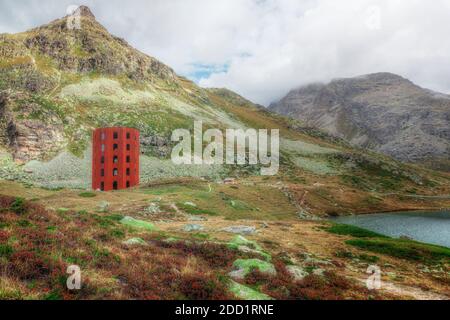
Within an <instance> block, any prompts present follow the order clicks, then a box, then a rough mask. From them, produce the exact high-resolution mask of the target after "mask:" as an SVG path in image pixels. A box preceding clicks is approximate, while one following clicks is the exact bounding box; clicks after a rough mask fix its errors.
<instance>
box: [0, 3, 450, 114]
mask: <svg viewBox="0 0 450 320" xmlns="http://www.w3.org/2000/svg"><path fill="white" fill-rule="evenodd" d="M73 4H76V5H81V4H85V5H88V6H89V7H90V8H91V9H92V11H93V12H94V14H95V15H96V17H97V20H98V21H99V22H101V23H102V24H103V25H104V26H105V27H107V28H108V29H109V30H110V31H111V32H112V33H113V34H115V35H118V36H120V37H122V38H125V39H127V41H128V42H129V43H130V44H132V45H133V46H135V47H137V48H138V49H140V50H142V51H144V52H145V53H147V54H149V55H151V56H154V57H156V58H158V59H160V60H161V61H163V62H165V63H166V64H168V65H170V66H171V67H173V68H174V69H175V70H176V71H177V73H179V74H181V75H184V76H187V77H189V78H191V79H192V80H194V81H196V82H197V83H199V84H200V85H202V86H205V87H206V86H207V87H227V88H229V89H232V90H234V91H236V92H238V93H240V94H242V95H243V96H245V97H247V98H249V99H251V100H253V101H255V102H258V103H261V104H264V105H268V104H269V103H270V102H272V101H275V100H277V99H279V98H280V97H282V96H283V95H285V94H286V93H287V92H288V91H289V90H290V89H292V88H294V87H298V86H300V85H303V84H306V83H309V82H317V81H329V80H330V79H333V78H340V77H349V76H356V75H361V74H366V73H371V72H379V71H389V72H394V73H398V74H400V75H402V76H404V77H407V78H409V79H411V80H413V81H414V82H416V83H417V84H419V85H421V86H424V87H427V88H430V89H433V90H437V91H441V92H445V93H450V41H449V32H450V0H433V1H429V0H341V1H337V0H128V1H126V2H124V1H121V0H91V1H88V0H86V1H83V0H73V1H66V0H21V1H17V0H0V33H3V32H9V33H14V32H19V31H24V30H26V29H29V28H31V27H34V26H37V25H40V24H44V23H46V22H49V21H50V20H53V19H56V18H59V17H62V16H64V15H65V13H66V9H67V7H68V6H69V5H73Z"/></svg>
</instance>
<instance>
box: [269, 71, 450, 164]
mask: <svg viewBox="0 0 450 320" xmlns="http://www.w3.org/2000/svg"><path fill="white" fill-rule="evenodd" d="M269 109H270V110H272V111H274V112H277V113H280V114H283V115H287V116H290V117H293V118H297V119H300V120H302V121H304V122H306V123H308V124H309V125H310V126H313V127H316V128H319V129H322V130H325V131H327V132H328V133H330V134H332V135H335V136H337V137H339V138H343V139H345V140H347V141H349V142H350V143H352V144H353V145H355V146H358V147H363V148H369V149H372V150H375V151H377V152H381V153H385V154H387V155H389V156H392V157H394V158H396V159H398V160H402V161H406V162H427V163H428V164H430V165H431V164H432V167H433V168H444V167H445V166H447V165H444V166H443V165H441V163H447V160H445V159H448V157H449V155H450V126H449V122H448V118H449V116H450V103H449V100H448V99H447V98H446V96H445V95H443V94H437V93H434V92H431V91H430V90H426V89H423V88H421V87H419V86H417V85H415V84H414V83H413V82H411V81H410V80H408V79H406V78H403V77H401V76H399V75H396V74H393V73H388V72H381V73H374V74H368V75H363V76H359V77H355V78H341V79H335V80H333V81H331V82H330V83H328V84H321V85H309V86H303V87H301V88H299V89H297V90H293V91H291V92H290V93H289V94H288V95H287V96H286V97H284V98H283V99H282V100H280V101H279V102H276V103H273V104H271V105H270V107H269ZM431 162H433V163H431ZM434 163H435V164H436V165H434ZM438 166H439V167H438Z"/></svg>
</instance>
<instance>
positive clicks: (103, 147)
mask: <svg viewBox="0 0 450 320" xmlns="http://www.w3.org/2000/svg"><path fill="white" fill-rule="evenodd" d="M105 149H106V147H105V145H104V144H102V152H105Z"/></svg>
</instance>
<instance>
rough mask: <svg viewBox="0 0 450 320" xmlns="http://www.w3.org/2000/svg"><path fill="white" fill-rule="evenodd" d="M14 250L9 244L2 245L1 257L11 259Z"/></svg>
mask: <svg viewBox="0 0 450 320" xmlns="http://www.w3.org/2000/svg"><path fill="white" fill-rule="evenodd" d="M13 252H14V249H13V248H12V247H11V246H10V245H7V244H1V245H0V257H9V256H10V255H11V254H13Z"/></svg>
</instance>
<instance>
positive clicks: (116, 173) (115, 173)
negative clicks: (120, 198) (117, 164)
mask: <svg viewBox="0 0 450 320" xmlns="http://www.w3.org/2000/svg"><path fill="white" fill-rule="evenodd" d="M118 175H119V170H118V169H114V170H113V176H114V177H117V176H118Z"/></svg>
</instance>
